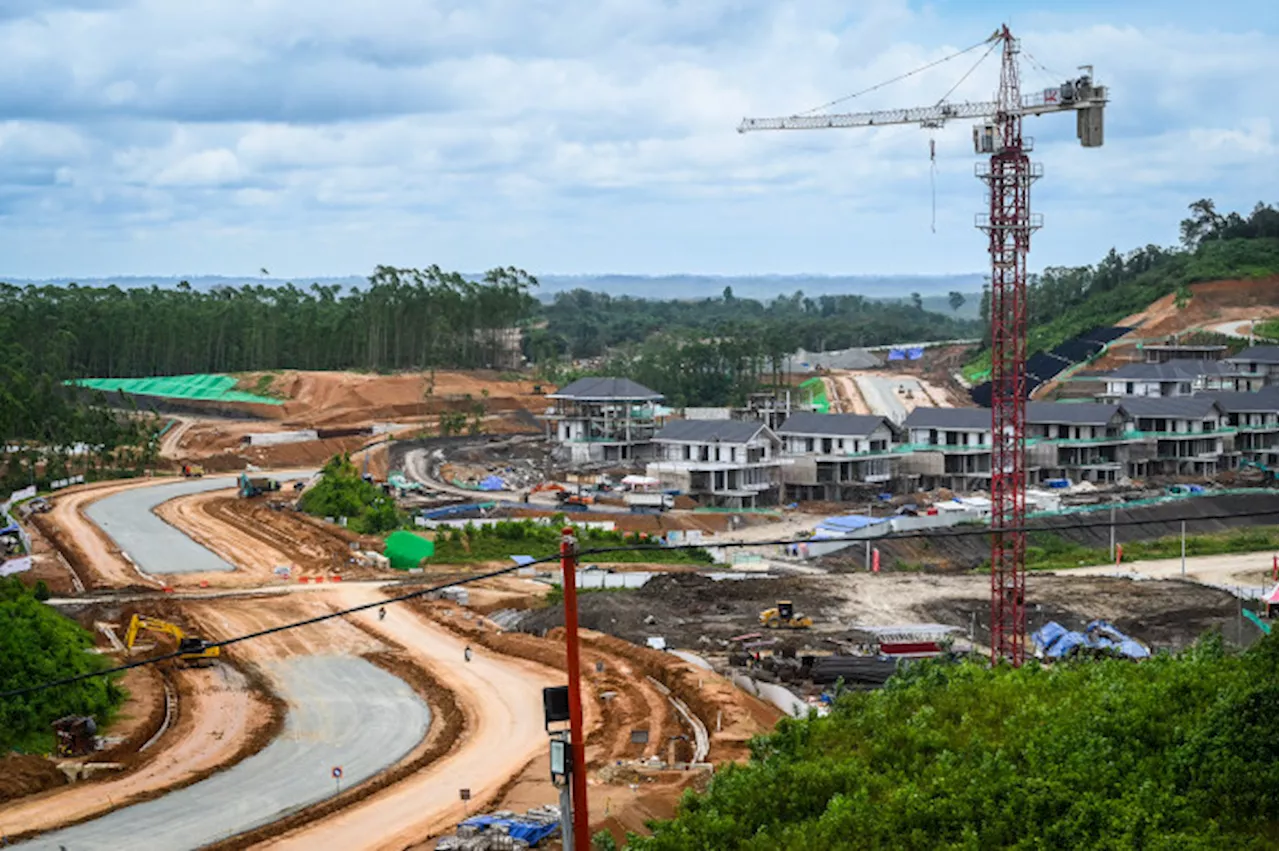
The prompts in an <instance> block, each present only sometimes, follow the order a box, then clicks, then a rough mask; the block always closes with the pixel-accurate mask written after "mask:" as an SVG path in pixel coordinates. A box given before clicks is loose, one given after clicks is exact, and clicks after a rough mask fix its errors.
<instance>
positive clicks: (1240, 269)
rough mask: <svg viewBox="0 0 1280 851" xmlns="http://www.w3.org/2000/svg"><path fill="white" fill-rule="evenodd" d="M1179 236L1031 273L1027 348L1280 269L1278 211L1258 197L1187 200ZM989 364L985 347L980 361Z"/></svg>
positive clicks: (984, 304) (984, 300) (984, 311)
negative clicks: (1235, 205) (1202, 288)
mask: <svg viewBox="0 0 1280 851" xmlns="http://www.w3.org/2000/svg"><path fill="white" fill-rule="evenodd" d="M1189 209H1190V211H1191V215H1190V216H1189V217H1188V218H1186V219H1184V220H1183V221H1182V223H1181V225H1180V227H1179V233H1180V235H1181V240H1180V244H1179V245H1177V246H1173V247H1162V246H1158V245H1146V246H1143V247H1142V248H1137V249H1134V250H1132V251H1129V252H1127V253H1124V254H1122V253H1120V252H1119V251H1117V250H1116V249H1114V248H1112V249H1111V250H1110V251H1108V252H1107V254H1106V256H1104V257H1103V258H1102V259H1101V260H1099V261H1098V262H1097V263H1095V264H1093V265H1088V266H1051V267H1048V268H1046V269H1045V270H1044V271H1043V272H1041V273H1039V274H1033V275H1029V276H1028V278H1027V327H1028V329H1029V333H1028V351H1036V350H1038V349H1047V348H1051V347H1052V346H1055V345H1057V344H1058V343H1061V342H1062V341H1064V340H1066V339H1068V338H1070V337H1072V336H1074V335H1076V334H1080V333H1083V332H1085V331H1088V330H1090V329H1091V328H1094V327H1096V326H1098V325H1109V324H1112V323H1114V322H1116V321H1118V320H1120V319H1122V318H1123V317H1125V316H1127V315H1129V314H1131V313H1135V312H1137V311H1140V310H1143V309H1144V308H1146V307H1147V306H1148V305H1150V304H1151V303H1152V302H1153V301H1156V300H1157V299H1159V298H1161V297H1163V296H1167V295H1169V294H1171V293H1174V294H1176V295H1177V296H1178V299H1177V301H1178V304H1179V306H1180V307H1183V306H1186V305H1187V304H1189V303H1190V301H1191V291H1190V289H1189V287H1188V285H1189V284H1192V283H1196V282H1199V281H1214V280H1231V279H1238V278H1260V277H1266V276H1270V275H1275V274H1276V270H1277V245H1278V244H1280V243H1278V240H1280V215H1278V214H1277V211H1276V208H1275V207H1272V206H1270V205H1268V204H1264V203H1258V204H1257V205H1256V206H1255V207H1254V208H1253V210H1252V211H1251V212H1250V213H1249V214H1248V215H1247V216H1245V215H1241V214H1239V213H1235V212H1231V213H1228V214H1226V215H1222V214H1220V213H1218V212H1217V210H1216V209H1215V205H1214V203H1213V201H1212V200H1210V199H1201V200H1199V201H1196V202H1195V203H1193V204H1191V205H1190V206H1189ZM979 315H980V322H981V326H982V329H983V330H982V338H983V339H984V340H985V339H987V338H988V337H989V336H990V334H989V330H988V329H989V327H990V315H991V292H990V289H989V288H984V289H983V292H982V297H981V303H980V306H979ZM985 366H989V363H988V361H987V359H986V354H985V352H984V354H983V356H982V357H980V358H979V360H978V361H977V362H975V363H974V364H973V365H972V367H973V368H975V369H981V368H985Z"/></svg>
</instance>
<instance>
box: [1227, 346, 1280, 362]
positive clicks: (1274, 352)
mask: <svg viewBox="0 0 1280 851" xmlns="http://www.w3.org/2000/svg"><path fill="white" fill-rule="evenodd" d="M1227 360H1232V361H1241V362H1250V363H1269V364H1276V365H1280V346H1251V347H1250V348H1247V349H1245V350H1244V351H1243V352H1241V353H1240V354H1238V355H1236V356H1235V357H1231V358H1227Z"/></svg>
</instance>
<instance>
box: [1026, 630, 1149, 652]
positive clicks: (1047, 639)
mask: <svg viewBox="0 0 1280 851" xmlns="http://www.w3.org/2000/svg"><path fill="white" fill-rule="evenodd" d="M1031 640H1032V641H1034V642H1035V646H1036V658H1038V659H1068V658H1071V657H1072V656H1077V655H1080V654H1093V655H1099V656H1117V655H1118V656H1123V657H1125V658H1128V659H1146V658H1148V657H1150V656H1151V651H1150V650H1148V649H1147V648H1145V647H1143V646H1142V645H1141V644H1139V643H1138V642H1136V641H1134V640H1133V639H1132V638H1130V637H1129V636H1127V635H1125V634H1124V633H1123V632H1121V631H1120V630H1118V629H1116V628H1115V627H1114V626H1112V625H1111V624H1110V623H1108V622H1107V621H1103V620H1096V621H1090V622H1089V624H1088V625H1087V626H1085V628H1084V632H1075V631H1074V630H1069V629H1067V628H1066V627H1064V626H1063V625H1062V624H1060V623H1058V622H1057V621H1049V622H1048V623H1047V624H1045V625H1044V626H1042V627H1040V629H1038V630H1036V631H1035V634H1034V635H1032V636H1031Z"/></svg>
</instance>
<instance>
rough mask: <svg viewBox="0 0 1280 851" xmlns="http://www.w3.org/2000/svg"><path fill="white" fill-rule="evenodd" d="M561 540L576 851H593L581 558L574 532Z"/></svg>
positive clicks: (566, 531)
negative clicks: (585, 732)
mask: <svg viewBox="0 0 1280 851" xmlns="http://www.w3.org/2000/svg"><path fill="white" fill-rule="evenodd" d="M561 536H562V537H561V538H560V573H561V577H562V579H561V581H562V582H563V586H562V587H563V588H564V640H565V657H566V659H565V662H566V664H567V666H568V668H569V747H570V750H571V751H572V752H573V771H572V772H571V773H570V775H569V777H570V780H571V782H572V784H573V790H572V791H573V848H574V851H590V848H591V835H590V834H589V833H588V832H587V830H588V827H587V815H588V813H587V749H586V739H585V738H584V737H583V734H582V682H581V669H580V662H579V659H578V570H577V567H578V554H577V543H578V542H577V541H576V540H575V539H574V537H573V529H572V528H570V527H565V528H564V529H562V530H561Z"/></svg>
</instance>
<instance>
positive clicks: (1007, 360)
mask: <svg viewBox="0 0 1280 851" xmlns="http://www.w3.org/2000/svg"><path fill="white" fill-rule="evenodd" d="M983 44H986V45H989V48H988V53H989V52H990V51H991V50H993V49H994V48H995V47H996V46H997V45H998V46H1000V47H1001V48H1002V61H1001V66H1000V89H999V93H998V94H997V96H996V99H995V100H994V101H984V102H979V103H955V104H953V103H946V102H943V101H940V102H939V103H937V104H935V105H933V106H925V107H915V108H910V109H886V110H879V111H875V112H858V113H845V114H822V115H814V114H811V113H810V114H804V115H796V116H791V117H788V118H744V119H743V120H742V123H741V124H740V125H738V132H739V133H748V132H754V131H757V130H825V129H835V128H848V127H884V126H887V125H894V124H919V125H920V126H921V127H924V128H930V129H932V128H938V127H941V126H943V125H944V124H946V122H948V121H951V120H957V119H981V120H982V123H980V124H978V125H976V126H975V127H974V128H973V144H974V151H975V153H978V154H989V155H990V161H989V162H984V163H979V164H978V165H977V167H976V168H975V172H976V175H977V177H978V178H979V179H980V180H982V181H983V182H984V183H986V184H987V186H988V188H989V200H990V208H989V210H988V212H986V213H980V214H978V216H977V219H976V222H975V223H976V225H977V227H978V228H979V229H980V230H981V231H982V232H983V233H985V234H986V235H987V239H988V251H989V252H990V254H991V444H992V445H991V532H992V535H991V661H992V663H993V664H996V663H998V662H999V661H1000V660H1002V659H1003V660H1008V661H1009V662H1010V663H1012V664H1013V665H1021V664H1022V661H1023V659H1024V657H1025V654H1026V635H1027V620H1026V610H1025V599H1026V542H1027V536H1026V531H1025V529H1024V525H1025V518H1026V493H1027V479H1026V467H1025V458H1026V432H1025V423H1026V399H1027V387H1026V368H1025V367H1026V345H1027V251H1028V249H1029V248H1030V245H1031V232H1032V231H1034V230H1037V229H1038V228H1039V227H1040V226H1041V224H1042V222H1041V217H1040V216H1039V215H1038V214H1033V213H1032V212H1031V202H1030V189H1031V184H1032V182H1034V181H1035V180H1036V179H1038V178H1039V177H1041V176H1042V175H1043V170H1042V169H1041V167H1040V164H1039V163H1032V162H1031V161H1030V160H1029V159H1028V158H1027V153H1028V152H1030V151H1031V149H1032V141H1033V140H1032V139H1031V138H1030V137H1025V136H1023V135H1022V119H1023V117H1025V116H1028V115H1047V114H1049V113H1054V112H1074V113H1075V114H1076V136H1077V138H1078V139H1079V140H1080V144H1081V145H1083V146H1084V147H1086V148H1096V147H1099V146H1101V145H1102V111H1103V108H1104V106H1105V105H1106V103H1107V90H1106V88H1105V87H1103V86H1099V85H1096V84H1095V83H1094V82H1093V79H1092V74H1091V73H1090V72H1091V69H1090V68H1089V67H1088V66H1083V67H1082V70H1084V71H1085V72H1086V73H1085V74H1084V75H1082V76H1080V77H1078V78H1076V79H1074V80H1067V81H1066V82H1064V83H1062V84H1061V85H1059V86H1054V87H1052V88H1047V89H1044V90H1042V91H1039V92H1036V93H1034V94H1029V95H1026V96H1023V94H1022V92H1021V86H1020V83H1019V77H1018V54H1019V53H1020V45H1019V43H1018V40H1017V39H1015V38H1014V37H1013V35H1012V34H1011V33H1010V32H1009V28H1008V26H1001V27H1000V29H998V30H996V31H995V33H993V34H992V35H991V37H990V38H988V39H987V40H986V41H985V42H983ZM980 46H981V45H975V46H974V47H973V48H969V50H973V49H975V48H977V47H980ZM967 52H968V50H965V51H961V53H967ZM955 55H959V54H955ZM947 58H948V59H950V58H953V57H947ZM940 61H945V60H940ZM979 61H981V60H979ZM936 64H939V63H936V62H935V63H931V65H930V66H926V67H931V66H932V65H936ZM920 70H923V69H920ZM911 73H916V72H911ZM904 76H910V74H908V75H904ZM966 76H968V75H967V74H966ZM899 79H901V78H899ZM875 88H879V86H877V87H875ZM944 101H945V98H944Z"/></svg>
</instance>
